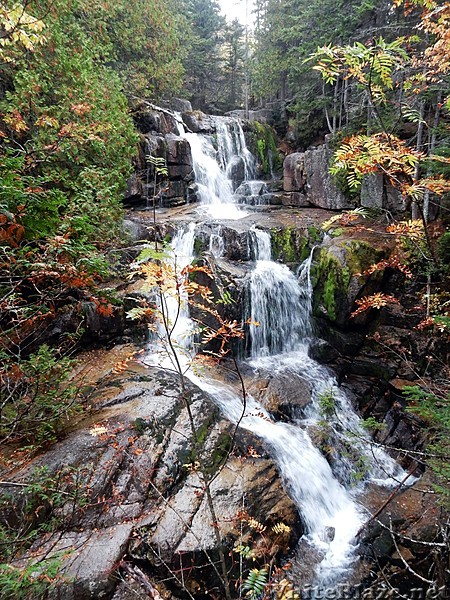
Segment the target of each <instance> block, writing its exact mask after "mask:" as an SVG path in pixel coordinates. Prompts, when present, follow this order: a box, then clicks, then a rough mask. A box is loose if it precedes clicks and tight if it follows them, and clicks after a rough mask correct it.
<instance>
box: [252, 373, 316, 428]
mask: <svg viewBox="0 0 450 600" xmlns="http://www.w3.org/2000/svg"><path fill="white" fill-rule="evenodd" d="M249 390H250V393H252V395H254V396H255V397H256V398H257V399H258V402H260V403H261V404H262V405H263V406H264V408H266V409H267V410H268V411H269V412H271V413H273V414H274V415H276V416H277V417H278V418H280V417H281V418H282V419H284V420H286V419H287V420H290V419H293V418H296V417H298V416H299V415H300V413H301V411H302V409H304V408H305V407H306V406H307V405H308V404H309V403H310V402H311V385H310V384H309V383H308V382H307V381H306V380H305V379H303V378H302V377H301V376H300V375H298V374H297V373H295V372H289V371H287V372H286V371H285V372H281V373H275V374H273V375H269V374H267V373H264V371H263V372H259V373H258V379H257V380H256V382H254V383H252V384H251V385H250V388H249Z"/></svg>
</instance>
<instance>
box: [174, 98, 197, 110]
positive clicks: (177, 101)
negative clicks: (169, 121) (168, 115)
mask: <svg viewBox="0 0 450 600" xmlns="http://www.w3.org/2000/svg"><path fill="white" fill-rule="evenodd" d="M170 108H171V109H172V110H174V111H175V112H180V113H183V112H192V104H191V103H190V102H189V100H185V99H184V98H171V99H170Z"/></svg>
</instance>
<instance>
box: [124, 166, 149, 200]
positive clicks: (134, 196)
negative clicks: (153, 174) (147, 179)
mask: <svg viewBox="0 0 450 600" xmlns="http://www.w3.org/2000/svg"><path fill="white" fill-rule="evenodd" d="M143 194H144V188H143V185H142V181H141V179H140V178H139V177H138V175H137V173H133V175H132V176H131V177H130V178H129V179H128V181H127V189H126V190H125V193H124V202H125V204H128V205H129V204H133V203H134V202H136V201H139V200H141V199H142V196H143Z"/></svg>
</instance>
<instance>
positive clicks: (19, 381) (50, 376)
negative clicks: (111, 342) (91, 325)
mask: <svg viewBox="0 0 450 600" xmlns="http://www.w3.org/2000/svg"><path fill="white" fill-rule="evenodd" d="M0 357H1V362H2V366H1V370H0V375H1V379H0V380H1V385H0V398H1V406H2V410H1V414H0V416H1V422H0V437H1V438H7V439H21V440H26V441H29V442H32V444H33V446H34V448H36V447H39V446H40V445H42V444H44V443H46V442H48V441H51V440H54V439H55V438H56V436H57V434H58V432H59V431H60V430H61V427H62V424H63V423H64V421H65V420H67V419H68V418H69V416H71V415H72V414H73V413H74V412H76V411H77V410H78V409H79V407H80V404H79V390H78V389H77V388H76V386H75V385H74V384H72V383H70V382H69V375H70V372H71V370H72V368H73V365H74V361H73V360H71V359H68V358H58V356H57V353H56V351H54V350H52V349H50V348H49V347H48V346H47V345H46V344H44V345H42V346H41V347H40V348H39V350H38V351H37V352H36V353H35V354H32V355H31V356H30V357H29V358H28V359H26V360H22V361H20V364H17V362H16V361H15V360H14V359H12V358H11V357H10V356H9V355H8V353H6V352H4V351H2V352H0Z"/></svg>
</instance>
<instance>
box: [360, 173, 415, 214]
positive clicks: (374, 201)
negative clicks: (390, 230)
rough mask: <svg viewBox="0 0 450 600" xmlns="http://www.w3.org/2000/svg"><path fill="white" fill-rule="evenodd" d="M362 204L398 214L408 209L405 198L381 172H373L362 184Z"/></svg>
mask: <svg viewBox="0 0 450 600" xmlns="http://www.w3.org/2000/svg"><path fill="white" fill-rule="evenodd" d="M361 206H363V207H366V208H375V209H378V210H386V211H388V212H389V213H391V214H393V215H396V214H401V213H404V212H405V210H406V203H405V199H404V197H403V196H402V194H401V193H400V192H399V191H398V190H396V189H395V188H394V187H393V186H392V185H391V184H390V183H389V182H388V181H386V180H385V178H384V177H383V175H382V174H380V173H371V174H370V175H366V176H365V177H364V178H363V181H362V184H361Z"/></svg>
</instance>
